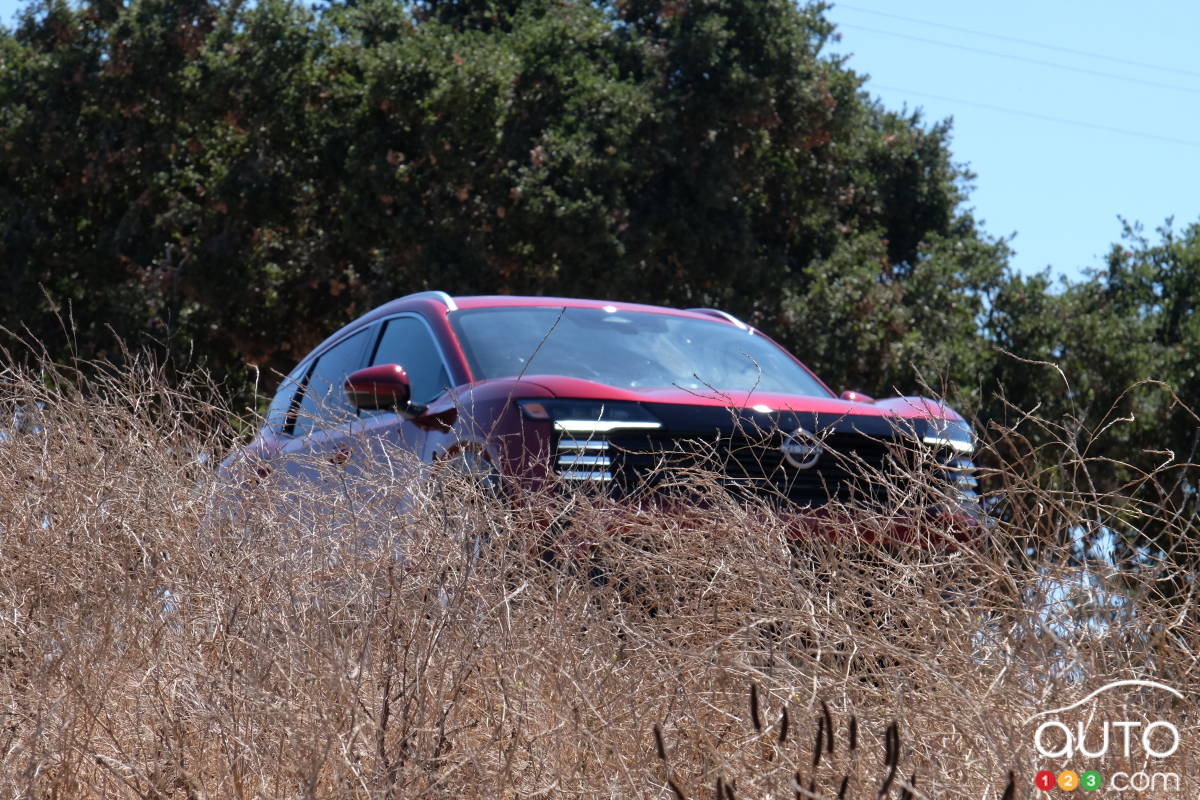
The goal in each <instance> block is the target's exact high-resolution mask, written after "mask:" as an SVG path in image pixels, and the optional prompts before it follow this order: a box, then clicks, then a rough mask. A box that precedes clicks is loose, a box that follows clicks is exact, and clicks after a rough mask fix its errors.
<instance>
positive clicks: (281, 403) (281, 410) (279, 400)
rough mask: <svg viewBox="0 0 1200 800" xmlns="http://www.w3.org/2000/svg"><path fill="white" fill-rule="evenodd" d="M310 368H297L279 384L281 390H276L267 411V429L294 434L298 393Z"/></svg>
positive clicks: (306, 366)
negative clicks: (293, 427)
mask: <svg viewBox="0 0 1200 800" xmlns="http://www.w3.org/2000/svg"><path fill="white" fill-rule="evenodd" d="M308 367H309V365H308V364H305V365H304V366H303V367H297V368H296V369H294V370H292V372H291V374H290V375H287V376H286V377H284V379H283V380H282V381H280V382H279V388H278V389H276V390H275V399H273V400H272V401H271V405H270V407H269V408H268V409H267V427H269V428H270V429H271V430H273V431H276V432H278V433H291V432H292V426H293V424H294V423H295V421H296V415H295V407H296V406H295V402H296V392H298V391H299V390H300V389H301V388H302V387H303V386H304V376H305V375H306V374H307V373H308Z"/></svg>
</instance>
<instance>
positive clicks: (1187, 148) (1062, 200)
mask: <svg viewBox="0 0 1200 800" xmlns="http://www.w3.org/2000/svg"><path fill="white" fill-rule="evenodd" d="M829 16H830V19H832V20H833V21H834V22H835V23H837V25H838V27H839V31H840V33H841V41H839V42H836V43H834V44H833V45H832V47H831V51H832V52H836V53H842V54H847V55H850V60H849V62H848V63H849V66H851V67H852V68H853V69H855V70H856V71H858V72H861V73H867V74H869V75H870V76H871V79H870V81H869V82H868V83H867V84H866V87H865V88H866V89H867V90H868V91H870V92H871V93H872V94H874V95H876V96H878V97H879V98H880V99H881V100H882V101H883V103H884V105H885V106H887V107H889V108H893V109H898V108H900V107H902V106H904V105H907V106H908V107H909V108H913V107H920V108H922V109H924V112H925V114H926V115H927V117H928V118H929V119H930V120H938V119H943V118H946V117H952V118H953V120H954V134H953V137H954V138H953V142H952V151H953V153H954V155H955V157H956V158H957V159H958V160H959V161H961V162H965V163H967V164H969V165H970V167H971V169H972V170H973V171H974V172H975V173H976V175H977V177H976V180H975V188H974V191H973V192H972V193H971V197H970V201H969V205H970V206H972V207H973V208H974V211H975V214H976V217H977V218H979V219H982V220H984V223H985V224H984V229H985V230H986V231H987V232H988V233H990V234H992V235H993V236H1008V235H1010V234H1013V233H1015V234H1016V237H1015V239H1013V242H1012V247H1013V248H1014V249H1015V250H1016V256H1015V257H1014V259H1013V265H1014V266H1015V267H1017V268H1018V269H1020V270H1021V271H1023V272H1036V271H1039V270H1041V269H1043V268H1045V267H1050V268H1051V270H1052V272H1054V273H1061V274H1065V275H1067V276H1069V277H1076V278H1077V277H1079V274H1080V272H1079V271H1080V269H1081V268H1086V267H1099V266H1100V265H1101V263H1102V260H1103V257H1104V254H1105V253H1106V252H1107V251H1108V249H1109V247H1110V246H1111V244H1112V243H1113V242H1116V241H1118V240H1119V238H1120V233H1121V224H1120V221H1119V220H1118V217H1124V218H1125V219H1127V220H1129V221H1130V222H1141V223H1143V224H1144V225H1145V226H1146V228H1147V230H1148V231H1150V232H1151V233H1153V231H1154V230H1155V229H1156V228H1157V227H1159V226H1160V225H1162V224H1163V222H1164V221H1165V220H1166V218H1167V217H1170V216H1174V217H1175V225H1176V227H1180V226H1182V225H1184V224H1187V223H1189V222H1195V221H1197V220H1200V55H1198V52H1200V51H1198V50H1197V47H1196V36H1197V32H1198V31H1200V3H1197V2H1195V0H1143V2H1142V3H1139V4H1137V5H1136V6H1135V5H1134V4H1132V3H1128V2H1115V0H1087V1H1086V2H1083V1H1082V0H1054V2H1047V1H1046V0H1039V1H1038V2H1033V1H1032V0H1007V2H1004V3H974V2H971V3H964V2H961V0H956V1H955V2H951V1H950V0H909V2H906V3H895V2H885V0H853V2H850V3H837V4H836V5H835V6H834V8H833V10H832V11H831V12H830V14H829ZM1037 45H1045V46H1037ZM1085 54H1093V55H1085Z"/></svg>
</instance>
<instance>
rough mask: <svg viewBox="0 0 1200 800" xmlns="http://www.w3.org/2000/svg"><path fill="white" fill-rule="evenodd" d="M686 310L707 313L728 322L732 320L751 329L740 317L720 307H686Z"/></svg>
mask: <svg viewBox="0 0 1200 800" xmlns="http://www.w3.org/2000/svg"><path fill="white" fill-rule="evenodd" d="M684 311H694V312H695V313H697V314H707V315H708V316H710V317H717V318H719V319H723V320H725V321H726V322H732V323H733V324H734V325H737V326H738V327H739V328H741V329H742V330H744V331H748V330H750V326H749V325H747V324H746V323H744V322H742V321H741V320H740V319H738V318H737V317H735V316H734V315H733V314H730V313H729V312H728V311H722V310H721V309H719V308H685V309H684Z"/></svg>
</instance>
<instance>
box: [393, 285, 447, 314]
mask: <svg viewBox="0 0 1200 800" xmlns="http://www.w3.org/2000/svg"><path fill="white" fill-rule="evenodd" d="M403 299H405V300H421V299H425V300H437V301H438V302H439V303H441V304H442V305H444V306H445V307H446V310H447V311H458V303H456V302H454V298H453V297H451V296H450V295H448V294H446V293H445V292H443V291H440V290H437V289H432V290H430V291H428V292H417V293H416V294H410V295H405V296H404V298H403Z"/></svg>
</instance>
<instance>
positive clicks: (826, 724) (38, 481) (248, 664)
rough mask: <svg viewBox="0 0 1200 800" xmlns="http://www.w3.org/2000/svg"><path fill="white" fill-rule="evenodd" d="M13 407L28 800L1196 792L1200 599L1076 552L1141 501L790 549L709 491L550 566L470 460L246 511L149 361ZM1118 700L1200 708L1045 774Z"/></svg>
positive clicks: (1142, 706)
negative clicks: (1127, 774)
mask: <svg viewBox="0 0 1200 800" xmlns="http://www.w3.org/2000/svg"><path fill="white" fill-rule="evenodd" d="M48 387H50V388H48ZM201 388H202V387H201ZM0 392H2V393H3V396H2V397H0V404H2V405H3V409H4V414H5V419H6V420H7V419H9V417H10V415H11V413H12V411H13V409H14V408H16V407H18V406H20V407H21V408H24V409H26V410H32V409H37V408H40V410H38V411H36V412H31V413H27V414H26V415H25V416H24V418H23V419H22V421H21V424H20V425H19V426H15V427H16V428H20V430H14V429H13V428H14V426H12V425H8V424H7V423H6V428H7V429H9V433H8V434H7V435H6V436H5V437H4V438H3V440H2V441H0V659H2V661H0V663H2V665H3V671H2V674H0V754H2V756H0V758H2V760H0V793H2V794H3V796H10V797H30V798H32V797H45V798H56V797H57V798H74V797H84V798H88V797H130V798H252V797H260V798H290V797H305V798H308V797H312V798H316V797H320V798H334V797H364V798H365V797H372V798H374V797H405V798H415V797H451V796H453V797H488V798H492V797H517V796H522V797H523V796H555V797H558V796H565V797H618V796H619V797H688V798H697V797H704V798H707V797H717V798H721V799H722V800H723V798H725V797H729V798H732V797H754V798H765V797H781V798H782V797H788V798H791V797H805V798H835V797H840V798H877V797H881V796H887V797H891V798H900V797H914V798H918V797H942V798H960V797H961V798H1000V797H1001V796H1002V795H1003V796H1005V797H1009V798H1013V797H1029V796H1034V795H1035V794H1036V792H1035V791H1034V786H1033V778H1034V774H1035V772H1036V771H1037V770H1038V769H1043V768H1048V769H1063V768H1067V767H1071V768H1073V769H1075V770H1076V771H1082V770H1083V769H1087V768H1094V769H1098V770H1100V771H1101V772H1103V773H1104V774H1105V775H1106V776H1110V775H1112V774H1113V773H1114V772H1115V771H1117V770H1120V769H1128V770H1130V771H1133V770H1138V769H1143V768H1150V769H1151V770H1152V771H1160V772H1161V771H1165V770H1167V769H1169V770H1171V771H1173V772H1176V773H1178V774H1179V775H1180V776H1181V779H1182V785H1181V788H1180V792H1179V796H1181V797H1196V796H1198V795H1200V759H1198V755H1200V749H1198V748H1200V740H1198V738H1197V734H1198V733H1200V716H1198V715H1197V712H1196V710H1195V691H1196V685H1197V676H1198V674H1200V673H1198V668H1197V664H1196V655H1195V654H1196V645H1197V641H1198V640H1200V632H1198V629H1197V618H1196V614H1195V605H1194V601H1193V600H1192V598H1191V597H1190V596H1184V597H1181V598H1180V597H1177V598H1176V599H1175V600H1171V601H1168V600H1166V599H1163V598H1161V597H1160V593H1158V592H1156V591H1155V587H1156V585H1157V584H1156V581H1159V580H1160V579H1161V578H1162V577H1163V575H1164V572H1163V570H1166V569H1168V568H1167V567H1166V566H1163V565H1159V564H1156V563H1154V562H1153V560H1151V559H1147V560H1145V561H1144V563H1143V564H1142V566H1141V567H1140V569H1139V570H1136V571H1133V570H1126V571H1125V572H1124V573H1123V574H1122V575H1121V576H1120V577H1121V578H1122V580H1123V583H1122V584H1121V586H1120V588H1121V592H1120V593H1119V594H1116V593H1115V587H1116V586H1117V582H1116V580H1115V579H1114V576H1113V575H1111V574H1105V568H1103V567H1101V566H1097V565H1096V564H1094V563H1090V562H1088V561H1087V560H1086V559H1084V560H1081V559H1080V558H1079V557H1078V556H1079V554H1078V552H1077V551H1076V550H1075V549H1074V548H1073V546H1072V544H1071V542H1070V541H1069V540H1070V537H1069V536H1067V537H1065V539H1064V538H1063V537H1060V540H1059V541H1057V543H1056V539H1055V536H1053V535H1050V534H1048V533H1047V528H1048V527H1052V528H1054V529H1055V530H1057V531H1058V532H1059V533H1060V534H1061V532H1062V531H1064V530H1067V531H1069V530H1071V529H1072V527H1071V526H1070V525H1067V526H1065V527H1064V521H1065V522H1067V523H1074V524H1075V526H1076V527H1078V526H1081V525H1084V524H1085V523H1088V522H1090V521H1091V520H1092V519H1094V518H1095V514H1093V513H1091V511H1089V509H1091V510H1093V511H1094V510H1095V509H1097V508H1107V507H1109V506H1111V505H1112V503H1113V498H1109V497H1105V496H1102V495H1098V494H1089V490H1087V489H1086V487H1085V486H1083V485H1079V486H1076V487H1075V488H1074V490H1073V491H1069V490H1068V489H1064V487H1062V486H1059V485H1056V486H1055V487H1054V488H1053V489H1052V490H1051V489H1049V488H1047V487H1046V486H1045V485H1044V482H1043V481H1041V480H1040V479H1039V477H1038V475H1037V474H1036V473H1030V472H1023V471H1021V467H1020V465H1009V466H1008V467H1005V468H1003V469H1000V470H998V471H997V473H996V475H995V477H994V478H993V481H992V485H993V486H994V487H995V486H1003V488H1004V490H1005V491H1006V492H1007V496H1006V506H1007V508H1008V509H1009V518H1008V519H1006V520H1005V521H1002V522H1000V523H998V524H996V525H995V526H994V527H991V528H989V529H986V530H985V529H980V535H979V536H978V537H977V538H976V539H975V540H973V542H972V543H971V544H970V545H969V546H966V547H963V548H961V549H958V550H957V551H954V552H944V551H943V552H939V553H934V554H930V553H929V552H928V551H923V550H922V549H920V548H914V549H913V550H912V551H911V552H910V551H906V550H904V549H892V550H888V551H884V550H880V549H872V548H869V547H866V546H862V545H861V544H859V542H860V540H861V538H862V534H863V532H864V531H867V530H868V529H871V528H872V527H876V528H878V527H879V526H881V525H884V524H886V520H887V518H888V510H886V509H885V510H882V511H881V510H879V509H877V508H876V509H871V510H870V511H869V512H868V511H861V512H860V513H847V514H846V515H845V516H844V517H842V518H839V519H838V521H836V522H835V523H830V525H831V526H833V527H834V528H835V529H836V534H837V535H836V537H835V538H834V539H833V540H831V541H827V540H824V539H813V540H809V541H807V542H805V543H803V544H802V545H800V546H799V547H789V536H788V530H787V526H786V525H785V524H784V523H783V522H782V521H780V519H779V518H778V517H777V516H776V515H774V514H772V513H770V512H769V510H768V509H767V508H765V507H762V506H754V505H747V504H744V503H739V502H735V501H734V500H732V499H730V498H728V497H727V496H725V495H724V494H723V493H722V492H721V491H720V490H719V487H717V486H716V485H715V484H714V483H713V482H712V481H711V480H709V481H708V483H705V482H704V480H703V479H702V478H701V479H700V481H699V483H697V484H695V485H694V487H693V490H694V491H698V492H703V493H706V495H707V497H706V502H704V503H697V504H695V506H694V507H693V508H692V510H691V511H690V512H689V513H687V514H682V513H673V514H665V513H653V512H645V513H642V514H632V513H630V512H629V511H628V510H627V509H626V510H622V509H619V508H618V509H614V508H613V507H611V506H610V505H607V504H606V503H605V502H603V501H602V500H601V499H597V498H589V497H581V498H579V499H578V500H577V501H576V503H575V505H574V506H573V507H571V508H570V509H561V508H560V509H559V511H561V512H562V514H563V518H564V519H567V518H569V520H570V525H571V526H572V530H573V531H574V533H575V534H576V535H581V536H583V537H584V538H587V539H589V540H591V541H594V542H595V543H596V544H595V548H594V550H592V551H590V552H589V553H588V554H587V556H586V557H584V556H582V555H579V554H575V553H571V552H566V551H564V552H562V553H560V554H559V557H558V558H556V559H550V560H548V559H543V558H538V557H531V556H530V553H531V551H536V550H537V549H538V548H536V547H531V546H530V541H531V539H532V538H533V537H536V536H537V535H539V534H538V530H539V526H538V524H536V523H535V522H534V521H533V518H532V516H530V515H527V514H526V513H525V512H523V511H521V510H519V509H514V508H510V507H508V506H506V505H504V504H501V503H500V502H498V501H497V500H496V499H495V498H494V497H492V496H490V495H489V494H487V493H486V492H481V491H478V490H477V489H476V488H474V487H473V486H472V484H471V482H470V481H468V480H464V479H463V478H462V477H461V476H459V475H457V474H456V473H454V472H453V471H452V470H441V471H435V472H433V473H431V474H426V475H425V476H424V477H422V478H421V479H420V480H417V481H413V480H411V479H410V478H408V477H405V476H406V475H407V474H408V473H407V472H406V471H405V469H402V468H401V469H395V468H393V469H391V470H388V471H384V470H379V471H375V472H372V471H369V470H368V471H366V472H363V473H360V474H359V475H358V476H357V478H354V477H351V478H347V476H346V473H345V472H344V471H339V470H338V469H337V468H334V467H330V466H328V465H324V466H322V465H314V469H316V470H317V471H318V473H319V474H318V477H319V480H320V481H321V484H320V488H319V489H313V488H308V489H304V488H302V487H301V488H299V489H297V488H296V487H294V486H293V487H288V486H287V485H286V482H285V481H284V480H283V479H282V478H281V477H280V476H279V475H278V474H276V475H273V476H271V477H269V478H267V479H263V480H258V481H247V482H246V483H245V484H242V485H240V486H238V487H237V491H236V493H232V494H231V493H230V489H229V486H222V485H221V483H220V482H219V481H218V480H217V479H216V478H215V475H214V471H213V466H214V463H215V460H216V459H218V458H219V457H220V455H221V454H222V453H223V452H225V451H226V449H227V448H228V447H229V446H230V445H231V441H232V435H231V434H229V433H228V432H227V431H224V432H223V431H222V430H221V429H220V427H219V425H216V424H214V423H216V422H217V421H219V420H221V419H223V416H222V415H223V413H224V412H223V410H222V409H220V408H219V406H218V405H214V404H212V402H211V398H212V397H213V396H214V395H213V394H212V393H211V392H208V391H199V390H197V389H195V388H189V387H184V388H182V389H172V388H169V387H168V386H167V384H166V382H165V381H164V380H162V379H161V376H159V375H157V374H156V373H155V371H154V370H153V369H150V368H141V369H132V370H128V371H123V372H121V373H117V372H115V371H114V372H110V373H107V374H101V375H100V376H99V377H95V376H93V377H90V378H86V379H85V378H84V377H82V376H81V375H77V374H69V373H62V372H58V373H55V374H53V375H51V374H50V373H49V370H48V368H47V369H46V371H44V372H43V373H38V374H32V373H27V372H21V371H18V370H15V369H9V370H7V372H6V376H5V380H4V381H3V382H2V383H0ZM204 398H210V399H208V400H206V399H204ZM214 430H215V431H216V432H215V433H214ZM998 435H999V436H1002V437H1007V438H1006V439H1005V441H1006V442H1007V443H1008V444H1007V448H1008V449H1007V450H1006V452H1020V446H1019V445H1020V441H1021V440H1020V437H1019V436H1017V434H1016V433H1015V432H1013V431H1008V432H999V434H998ZM1014 442H1015V443H1016V444H1015V445H1014ZM1071 452H1072V451H1071V448H1068V447H1064V453H1065V454H1066V455H1064V458H1066V459H1068V460H1069V459H1070V458H1071V455H1070V453H1071ZM1082 464H1083V462H1082V461H1080V462H1079V465H1080V466H1081V467H1082ZM393 466H395V465H393ZM400 466H404V465H400ZM912 480H913V484H912V485H909V484H907V483H905V484H901V485H899V486H897V487H896V489H897V496H899V497H902V498H903V497H905V496H907V495H909V494H910V493H911V492H912V491H913V485H917V484H918V483H919V482H918V481H917V479H915V478H914V479H912ZM926 488H927V490H928V491H938V490H939V489H938V487H926ZM1068 488H1069V487H1068ZM925 490H926V489H922V491H925ZM290 492H294V494H289V493H290ZM407 501H411V506H410V507H408V508H405V507H404V503H405V502H407ZM1052 515H1057V516H1054V520H1055V522H1054V524H1053V525H1052V526H1051V525H1050V519H1051V517H1052ZM618 518H619V519H620V525H619V526H617V525H614V519H618ZM1156 519H1157V521H1159V522H1163V523H1166V524H1170V525H1173V526H1176V527H1177V528H1179V529H1180V532H1181V533H1188V530H1187V529H1185V528H1186V526H1188V525H1194V524H1195V520H1194V518H1192V517H1187V516H1180V515H1178V514H1176V513H1175V510H1174V509H1170V508H1163V509H1162V510H1161V512H1160V514H1159V516H1158V517H1156ZM614 529H619V530H620V531H621V533H620V535H615V534H613V530H614ZM1188 535H1190V536H1191V537H1192V541H1195V531H1194V529H1191V530H1190V533H1188ZM1034 539H1036V541H1037V543H1038V544H1039V545H1040V549H1038V550H1037V551H1036V552H1034V551H1032V550H1030V549H1029V545H1030V544H1031V543H1032V542H1033V540H1034ZM568 550H569V548H568ZM551 561H552V562H553V563H550V562H551ZM598 568H599V569H598ZM598 574H600V575H603V576H604V579H603V580H598V579H597V575H598ZM1089 603H1090V605H1089ZM1126 678H1151V679H1154V680H1158V681H1162V682H1165V683H1168V684H1170V685H1171V686H1173V687H1176V688H1178V689H1179V690H1181V691H1183V692H1185V693H1187V694H1188V699H1187V700H1186V701H1185V702H1180V701H1177V700H1175V699H1174V698H1173V697H1172V696H1171V695H1169V694H1166V693H1163V692H1155V691H1145V692H1142V691H1137V690H1129V691H1123V692H1110V693H1108V694H1105V695H1103V696H1102V697H1101V698H1100V699H1099V701H1098V702H1099V707H1098V708H1097V709H1093V711H1094V712H1095V716H1094V717H1093V718H1092V722H1095V720H1097V719H1104V718H1106V717H1107V718H1111V719H1130V720H1141V721H1149V720H1153V719H1159V718H1162V719H1169V720H1170V721H1172V722H1173V723H1174V724H1175V725H1176V726H1178V728H1179V730H1180V732H1181V734H1182V737H1183V741H1182V746H1181V747H1180V748H1179V750H1178V752H1177V753H1176V754H1175V755H1174V756H1172V757H1171V758H1169V759H1164V760H1161V761H1157V760H1155V761H1152V762H1139V761H1138V759H1139V758H1140V754H1137V755H1136V756H1135V758H1134V759H1132V760H1129V759H1123V758H1120V757H1116V756H1110V757H1108V758H1104V759H1092V760H1090V761H1087V762H1086V763H1085V761H1084V760H1083V759H1080V758H1078V757H1077V758H1076V759H1074V760H1071V761H1068V760H1066V759H1059V760H1057V761H1056V760H1053V759H1046V758H1043V757H1040V756H1038V755H1037V754H1036V753H1035V751H1034V747H1033V734H1032V730H1031V727H1032V726H1031V725H1029V724H1026V723H1025V720H1026V719H1027V718H1028V717H1029V716H1030V715H1031V714H1034V713H1036V712H1038V711H1042V710H1046V709H1051V708H1055V707H1059V706H1063V705H1066V704H1068V703H1070V702H1073V701H1074V700H1076V699H1078V698H1080V697H1082V696H1084V695H1085V694H1086V693H1087V692H1089V691H1091V690H1092V689H1095V688H1098V687H1099V686H1101V685H1103V684H1104V683H1107V682H1109V681H1114V680H1118V679H1126ZM1089 724H1090V723H1089ZM1093 746H1094V745H1093ZM1127 762H1129V763H1127ZM1135 762H1136V763H1135ZM1010 774H1011V778H1010ZM1010 781H1011V783H1010ZM1006 792H1007V793H1006ZM1154 796H1160V795H1154Z"/></svg>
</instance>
